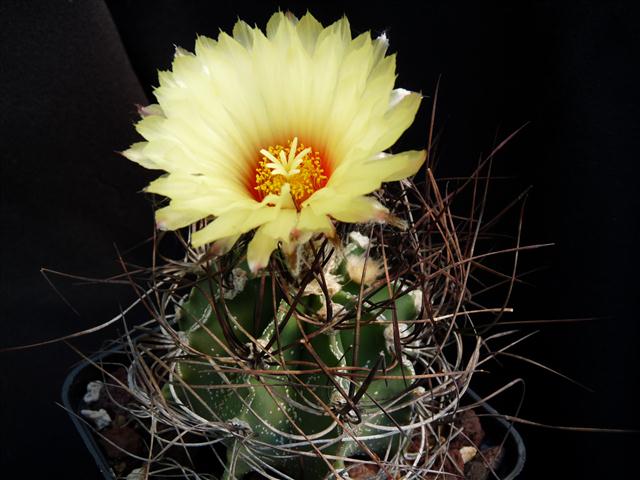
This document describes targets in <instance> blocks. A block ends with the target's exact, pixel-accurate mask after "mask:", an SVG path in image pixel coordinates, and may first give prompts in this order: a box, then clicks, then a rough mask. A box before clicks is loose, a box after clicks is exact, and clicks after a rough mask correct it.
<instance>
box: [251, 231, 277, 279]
mask: <svg viewBox="0 0 640 480" xmlns="http://www.w3.org/2000/svg"><path fill="white" fill-rule="evenodd" d="M264 228H265V227H260V228H259V229H258V230H256V233H255V234H254V235H253V238H252V239H251V241H250V242H249V247H248V248H247V263H248V264H249V269H250V270H251V271H252V272H253V273H257V272H258V271H260V270H262V269H263V268H264V267H266V266H267V264H268V263H269V257H270V256H271V252H273V251H274V250H275V249H276V248H277V247H278V240H277V239H275V238H273V237H271V236H269V235H266V234H265V233H264Z"/></svg>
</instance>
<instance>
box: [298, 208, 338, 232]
mask: <svg viewBox="0 0 640 480" xmlns="http://www.w3.org/2000/svg"><path fill="white" fill-rule="evenodd" d="M296 228H297V229H298V230H300V231H301V232H323V233H326V234H329V235H333V232H334V230H335V227H334V226H333V223H332V222H331V219H330V218H329V217H328V216H327V215H325V214H316V213H315V212H314V211H313V210H312V209H311V208H303V209H302V210H301V211H300V216H299V217H298V225H297V227H296Z"/></svg>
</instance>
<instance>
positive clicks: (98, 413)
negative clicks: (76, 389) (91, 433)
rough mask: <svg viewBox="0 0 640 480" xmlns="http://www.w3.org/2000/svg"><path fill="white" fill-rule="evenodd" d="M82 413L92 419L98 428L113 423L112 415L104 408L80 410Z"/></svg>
mask: <svg viewBox="0 0 640 480" xmlns="http://www.w3.org/2000/svg"><path fill="white" fill-rule="evenodd" d="M80 415H82V416H83V417H85V418H88V419H89V420H91V421H92V422H93V423H94V425H95V426H96V428H97V429H98V430H102V429H103V428H105V427H108V426H109V425H111V417H110V416H109V414H108V413H107V411H106V410H105V409H104V408H101V409H100V410H80Z"/></svg>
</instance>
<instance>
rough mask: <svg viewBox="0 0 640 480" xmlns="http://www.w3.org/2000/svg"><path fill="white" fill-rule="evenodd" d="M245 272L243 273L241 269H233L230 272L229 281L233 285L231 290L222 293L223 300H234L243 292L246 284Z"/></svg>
mask: <svg viewBox="0 0 640 480" xmlns="http://www.w3.org/2000/svg"><path fill="white" fill-rule="evenodd" d="M247 278H248V276H247V272H245V271H244V270H243V269H241V268H234V269H233V270H232V271H231V281H232V283H233V288H231V289H229V290H225V291H224V298H226V299H227V300H232V299H234V298H235V297H236V296H237V295H238V294H239V293H240V292H242V291H243V290H244V287H245V285H246V284H247Z"/></svg>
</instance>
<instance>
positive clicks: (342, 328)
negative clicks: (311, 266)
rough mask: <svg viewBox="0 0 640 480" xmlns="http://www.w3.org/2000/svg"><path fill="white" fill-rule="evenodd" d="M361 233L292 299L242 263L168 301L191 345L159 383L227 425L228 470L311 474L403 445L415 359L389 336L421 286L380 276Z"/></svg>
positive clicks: (415, 310)
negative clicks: (177, 302)
mask: <svg viewBox="0 0 640 480" xmlns="http://www.w3.org/2000/svg"><path fill="white" fill-rule="evenodd" d="M368 242H369V239H368V238H367V237H364V236H363V235H361V234H359V233H357V232H353V233H352V234H351V235H350V237H349V242H348V243H347V244H346V245H345V246H344V249H342V251H337V252H334V255H333V257H332V259H331V261H330V262H328V264H327V265H326V266H325V267H324V270H323V279H320V280H319V279H317V278H316V279H315V280H313V281H311V282H308V283H307V285H306V286H302V288H304V290H303V291H301V292H300V294H299V295H297V299H296V298H294V297H296V295H294V293H297V292H287V291H286V290H285V291H280V292H276V295H275V297H274V296H273V294H272V292H274V291H276V290H278V289H275V288H274V285H272V279H271V278H270V276H268V275H263V276H258V277H254V278H251V275H250V274H249V271H248V268H247V266H246V265H240V266H237V267H236V268H234V269H233V270H232V272H231V274H229V275H226V279H227V280H228V282H225V281H223V280H221V279H224V277H225V275H224V274H223V273H221V272H218V273H209V274H208V275H206V276H203V277H202V278H200V280H199V281H198V282H197V283H196V285H195V286H194V287H193V289H192V290H191V292H190V294H189V295H188V298H186V299H185V300H184V301H183V302H181V304H180V305H179V306H178V307H177V311H176V317H177V318H178V327H179V330H180V331H181V332H182V335H183V336H184V339H185V343H186V344H187V345H188V347H189V348H188V349H186V351H187V355H184V356H182V357H180V359H179V360H178V361H177V363H176V368H175V371H174V375H173V377H172V379H171V382H170V383H169V384H168V386H167V388H165V392H166V394H167V395H168V396H169V398H170V399H171V400H173V401H175V402H176V403H178V404H179V405H180V406H181V407H182V408H185V409H188V410H189V411H191V412H193V413H194V414H195V415H197V416H199V417H201V418H202V419H203V421H207V422H212V423H214V424H218V425H220V427H221V431H224V432H236V433H235V434H227V435H226V439H225V445H226V446H227V466H226V474H225V475H226V478H234V477H237V478H240V477H241V476H242V475H243V474H245V473H247V472H249V471H252V470H255V469H256V468H258V469H265V470H266V471H269V469H272V471H276V470H277V471H279V472H281V473H284V474H286V475H289V476H291V477H294V478H305V479H315V478H318V479H320V478H325V477H327V476H330V475H335V474H336V472H340V471H342V470H344V469H345V467H346V465H345V462H344V460H345V459H346V458H348V457H356V456H365V457H366V458H374V459H375V458H378V457H379V458H383V457H385V456H388V455H389V453H391V454H393V453H394V452H396V451H397V450H398V449H399V448H400V445H401V443H402V440H403V437H404V434H403V432H402V429H401V428H398V427H399V426H400V427H401V426H403V425H406V424H408V423H409V422H410V420H411V418H412V408H413V407H412V405H413V402H412V401H411V400H412V396H414V395H415V393H414V392H413V391H412V389H411V387H412V383H413V379H412V377H413V376H414V374H415V371H414V365H413V363H412V361H411V358H410V356H407V355H406V354H401V355H399V356H398V355H396V354H395V352H396V345H398V344H399V343H401V342H402V343H405V344H406V343H407V342H406V338H407V337H409V336H410V334H411V331H412V328H413V327H412V326H411V325H412V324H411V323H407V322H410V321H411V320H415V319H416V318H417V317H418V315H419V313H420V310H421V303H422V300H421V299H422V296H421V294H420V292H419V291H417V290H411V289H410V288H409V287H408V286H407V285H406V284H404V283H403V282H401V281H396V282H394V283H392V284H388V282H387V281H385V279H384V278H380V277H382V275H381V268H380V265H379V262H377V261H376V260H374V259H372V258H370V255H369V253H370V252H369V248H368ZM365 266H366V267H365ZM225 283H228V284H229V286H228V287H227V288H225V286H224V284H225ZM361 283H362V284H361ZM361 293H362V296H361ZM327 295H329V297H330V301H331V304H330V305H327V300H326V298H327ZM276 305H277V308H276V309H275V310H276V311H275V315H274V306H276ZM292 305H293V306H292ZM394 311H395V313H394ZM329 313H331V314H330V315H329ZM356 337H358V340H357V341H356ZM350 374H353V375H350ZM379 377H382V378H379Z"/></svg>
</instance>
